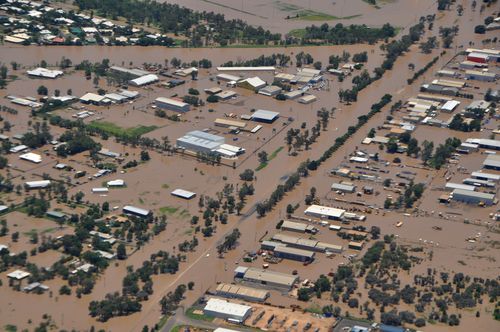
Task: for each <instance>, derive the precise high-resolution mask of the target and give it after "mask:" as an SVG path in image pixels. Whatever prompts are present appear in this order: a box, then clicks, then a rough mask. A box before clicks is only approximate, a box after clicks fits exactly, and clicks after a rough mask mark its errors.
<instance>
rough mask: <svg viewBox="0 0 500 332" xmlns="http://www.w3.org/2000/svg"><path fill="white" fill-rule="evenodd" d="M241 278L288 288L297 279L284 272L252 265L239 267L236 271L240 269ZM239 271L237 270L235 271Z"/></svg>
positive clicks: (297, 278) (265, 284)
mask: <svg viewBox="0 0 500 332" xmlns="http://www.w3.org/2000/svg"><path fill="white" fill-rule="evenodd" d="M242 270H244V272H243V273H242V276H241V278H242V279H243V281H247V282H251V283H254V284H260V285H263V286H269V287H276V288H283V289H288V290H290V289H291V288H292V287H293V286H294V285H295V284H296V283H297V282H298V280H299V277H298V276H294V275H292V274H286V273H281V272H276V271H271V270H263V269H258V268H254V267H249V268H245V267H239V268H238V271H242ZM237 273H239V272H237Z"/></svg>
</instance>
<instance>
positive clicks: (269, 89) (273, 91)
mask: <svg viewBox="0 0 500 332" xmlns="http://www.w3.org/2000/svg"><path fill="white" fill-rule="evenodd" d="M280 93H281V88H280V87H279V86H276V85H268V86H266V87H264V88H262V89H260V90H259V94H261V95H264V96H268V97H273V96H276V95H279V94H280Z"/></svg>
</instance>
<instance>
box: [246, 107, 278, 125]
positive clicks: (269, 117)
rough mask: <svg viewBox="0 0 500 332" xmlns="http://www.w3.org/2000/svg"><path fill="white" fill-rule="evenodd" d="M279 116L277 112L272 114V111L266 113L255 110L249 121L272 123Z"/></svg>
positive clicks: (265, 111)
mask: <svg viewBox="0 0 500 332" xmlns="http://www.w3.org/2000/svg"><path fill="white" fill-rule="evenodd" d="M279 116H280V114H279V113H278V112H272V111H267V110H257V111H255V112H254V113H253V114H252V116H251V119H252V120H253V121H257V122H266V123H272V122H274V121H275V120H276V119H277V118H278V117H279Z"/></svg>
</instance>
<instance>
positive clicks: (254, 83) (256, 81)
mask: <svg viewBox="0 0 500 332" xmlns="http://www.w3.org/2000/svg"><path fill="white" fill-rule="evenodd" d="M237 86H239V87H241V88H244V89H249V90H253V91H258V90H260V89H262V88H263V87H265V86H266V82H265V81H263V80H262V79H260V78H259V77H258V76H255V77H249V78H246V79H244V80H241V81H239V82H237Z"/></svg>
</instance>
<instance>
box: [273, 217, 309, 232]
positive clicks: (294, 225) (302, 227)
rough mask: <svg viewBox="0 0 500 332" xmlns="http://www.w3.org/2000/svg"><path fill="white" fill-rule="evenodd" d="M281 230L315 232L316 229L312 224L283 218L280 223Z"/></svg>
mask: <svg viewBox="0 0 500 332" xmlns="http://www.w3.org/2000/svg"><path fill="white" fill-rule="evenodd" d="M280 228H281V230H282V231H290V232H298V233H316V232H317V229H316V227H314V226H311V225H307V224H303V223H300V222H295V221H289V220H284V221H283V222H282V223H281V227H280Z"/></svg>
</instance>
